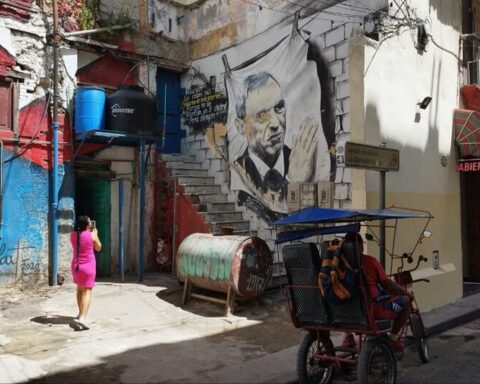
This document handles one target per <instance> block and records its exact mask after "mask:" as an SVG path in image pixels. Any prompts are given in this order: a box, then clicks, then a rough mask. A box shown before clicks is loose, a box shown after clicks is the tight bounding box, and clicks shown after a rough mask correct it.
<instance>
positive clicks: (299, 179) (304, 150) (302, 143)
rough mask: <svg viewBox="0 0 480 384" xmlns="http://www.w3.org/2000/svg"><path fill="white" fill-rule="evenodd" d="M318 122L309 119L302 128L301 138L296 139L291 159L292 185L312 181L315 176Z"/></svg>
mask: <svg viewBox="0 0 480 384" xmlns="http://www.w3.org/2000/svg"><path fill="white" fill-rule="evenodd" d="M318 126H319V124H318V121H317V120H315V119H314V118H313V117H307V118H306V119H305V120H304V122H303V123H302V125H301V126H300V136H298V137H294V144H293V148H292V152H291V153H290V158H289V163H290V165H289V167H288V180H289V182H291V183H303V182H307V181H311V180H312V177H313V175H314V174H315V158H316V156H315V155H316V152H317V131H318Z"/></svg>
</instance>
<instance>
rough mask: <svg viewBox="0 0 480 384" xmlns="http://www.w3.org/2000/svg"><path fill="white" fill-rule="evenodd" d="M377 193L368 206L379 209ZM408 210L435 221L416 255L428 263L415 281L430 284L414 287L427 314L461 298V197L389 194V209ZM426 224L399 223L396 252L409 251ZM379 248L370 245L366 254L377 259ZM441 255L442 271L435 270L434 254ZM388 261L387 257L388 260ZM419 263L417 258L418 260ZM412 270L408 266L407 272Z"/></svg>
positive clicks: (396, 263) (396, 265)
mask: <svg viewBox="0 0 480 384" xmlns="http://www.w3.org/2000/svg"><path fill="white" fill-rule="evenodd" d="M378 200H379V196H378V193H374V192H369V193H367V205H368V207H370V208H372V207H378ZM390 205H395V206H398V207H409V208H412V207H413V208H416V209H420V208H421V209H424V210H427V211H429V212H430V213H431V214H432V215H433V216H434V219H433V220H431V221H430V223H429V225H428V227H427V229H428V230H430V231H432V235H431V237H430V238H428V239H424V240H423V242H422V244H420V245H419V246H418V248H417V249H416V251H415V255H417V256H418V255H424V256H425V257H427V258H428V261H427V262H424V263H422V264H421V265H420V269H419V272H417V273H415V274H414V278H427V279H430V283H423V282H420V283H418V284H416V286H415V287H414V293H415V297H416V298H417V301H418V303H419V306H420V308H421V310H422V311H427V310H429V309H433V308H436V307H439V306H441V305H445V304H447V303H451V302H454V301H455V300H457V299H458V298H460V297H461V296H462V293H463V291H462V289H463V288H462V244H461V241H460V236H461V232H460V226H459V225H458V223H459V222H460V203H459V198H458V195H448V194H419V193H414V192H411V193H392V192H387V202H386V206H387V207H388V206H390ZM425 223H426V221H425V220H423V219H418V220H417V219H415V220H413V219H412V220H410V219H405V220H404V221H402V220H399V223H398V233H397V242H396V246H395V248H396V252H395V253H398V254H401V253H403V252H410V251H411V250H412V246H413V245H414V243H415V241H416V238H417V237H418V235H419V234H420V233H422V230H423V226H424V225H425ZM389 244H391V236H388V233H387V246H388V245H389ZM377 250H378V249H377V247H376V245H374V244H370V243H369V244H368V246H367V251H368V252H369V253H370V254H372V255H373V256H377V255H378V252H377ZM433 250H438V251H439V254H440V269H439V270H434V269H433V268H432V251H433ZM387 259H388V257H387ZM415 260H416V259H415ZM398 266H399V262H398V260H396V261H395V262H394V264H393V269H392V270H393V271H395V270H396V268H397V267H398ZM410 268H412V264H407V265H406V269H410ZM386 269H387V272H389V271H390V262H389V260H387V266H386Z"/></svg>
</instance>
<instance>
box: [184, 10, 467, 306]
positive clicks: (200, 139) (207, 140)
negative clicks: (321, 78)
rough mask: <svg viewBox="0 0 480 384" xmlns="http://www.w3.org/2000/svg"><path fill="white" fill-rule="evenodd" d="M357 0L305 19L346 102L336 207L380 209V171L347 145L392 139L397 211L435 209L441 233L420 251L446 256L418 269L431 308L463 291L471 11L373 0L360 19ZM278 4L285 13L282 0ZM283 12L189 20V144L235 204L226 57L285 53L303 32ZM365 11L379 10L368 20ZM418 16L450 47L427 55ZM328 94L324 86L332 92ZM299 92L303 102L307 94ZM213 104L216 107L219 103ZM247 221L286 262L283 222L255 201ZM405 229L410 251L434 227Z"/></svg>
mask: <svg viewBox="0 0 480 384" xmlns="http://www.w3.org/2000/svg"><path fill="white" fill-rule="evenodd" d="M346 4H347V6H348V4H349V3H348V2H347V3H343V4H341V5H337V6H336V7H333V8H328V9H326V10H325V11H324V13H319V14H318V15H317V17H316V18H315V19H311V20H310V19H308V18H306V19H304V20H303V21H302V20H301V21H300V23H299V25H300V27H302V26H303V25H304V24H307V20H308V25H305V27H304V28H301V29H304V30H308V32H309V35H308V42H309V45H310V46H313V47H315V48H316V49H318V50H319V52H320V53H321V56H322V58H323V60H324V61H325V63H326V65H327V68H328V69H327V71H326V72H328V78H329V79H330V80H329V82H330V85H331V87H330V89H331V91H332V93H331V101H332V103H334V105H335V108H334V111H335V117H334V118H335V124H334V126H335V134H334V140H335V144H336V148H335V150H336V152H335V150H333V153H335V156H334V161H335V166H336V167H335V171H334V173H333V175H332V176H333V178H332V179H331V181H332V182H333V183H334V206H335V207H358V208H363V207H372V208H373V207H378V201H379V194H378V188H379V182H378V173H377V172H372V171H365V170H357V169H350V168H347V167H345V166H344V164H343V163H342V152H341V151H342V148H343V145H344V143H345V141H348V140H350V141H356V142H360V143H367V144H371V145H377V144H380V143H381V142H386V144H387V146H390V147H393V148H398V149H399V150H400V159H401V160H400V164H401V168H400V171H399V172H397V173H393V172H391V173H388V174H387V206H388V205H392V204H394V205H396V206H406V207H412V208H416V209H426V210H429V211H431V212H432V213H433V215H434V216H435V219H434V221H432V222H431V223H430V225H429V229H431V230H432V231H433V235H432V237H431V238H430V239H428V240H425V241H424V243H423V244H422V245H421V246H420V247H419V248H418V249H417V251H418V252H419V253H418V254H420V253H422V254H424V255H425V256H427V257H429V258H430V257H431V252H432V250H434V249H435V250H439V252H440V255H441V256H440V258H441V268H440V270H435V271H433V269H432V268H431V263H430V262H429V263H428V265H423V266H422V268H421V270H420V271H419V272H418V273H417V276H419V277H429V278H431V281H432V282H431V286H430V287H428V288H427V289H423V288H424V287H419V288H418V289H416V293H417V296H418V298H419V302H420V305H421V307H422V310H427V309H430V308H434V307H437V306H439V305H441V304H445V303H447V302H452V301H454V300H455V299H457V298H458V297H460V296H461V294H462V284H461V282H462V272H461V268H462V267H461V264H462V260H461V257H462V256H461V242H460V192H459V178H458V174H457V173H456V171H455V165H454V163H455V159H454V155H453V153H454V152H452V151H453V148H452V140H451V126H452V123H451V122H452V114H451V113H452V111H453V108H454V107H455V106H456V105H457V103H458V97H457V91H458V61H457V58H456V57H454V56H455V55H459V53H460V48H459V43H458V42H459V33H460V31H461V7H460V4H453V3H452V2H446V1H429V2H424V1H418V2H412V4H409V8H408V9H407V8H405V4H403V8H402V9H401V10H398V9H396V7H395V4H390V3H388V4H387V3H386V2H374V1H371V2H368V3H367V4H366V6H365V8H364V9H363V14H361V24H360V20H359V19H355V18H354V16H352V15H351V11H352V8H347V9H348V10H349V11H350V12H347V10H346V8H345V5H346ZM387 5H388V7H387ZM271 6H272V8H275V9H283V8H281V6H280V5H279V4H277V7H274V5H271ZM375 9H382V10H383V13H382V15H383V17H384V19H383V21H379V19H377V16H376V15H373V13H372V12H373V11H374V10H375ZM357 11H358V9H357ZM273 13H274V12H272V11H271V12H267V10H266V9H264V10H262V11H260V10H259V9H258V7H255V6H252V7H249V6H248V5H241V4H238V3H235V5H232V6H231V7H228V6H227V5H225V4H223V3H222V4H218V3H217V2H209V1H207V2H205V4H204V5H202V6H201V7H199V8H198V9H195V10H194V11H193V12H192V16H191V19H190V24H189V33H191V35H190V38H191V40H192V45H191V46H192V57H193V58H194V60H193V62H192V67H193V68H194V69H192V70H191V71H190V72H189V73H187V75H185V76H184V78H183V85H184V87H185V88H186V95H187V96H186V101H187V104H186V105H185V107H186V108H185V110H184V114H185V120H184V124H185V128H186V129H187V132H188V134H187V137H186V139H185V142H184V146H183V148H184V151H185V152H187V153H190V154H195V155H197V158H198V159H200V160H202V161H203V162H204V165H205V166H208V167H209V168H210V174H211V175H213V176H215V177H216V180H217V181H220V182H221V181H222V180H223V187H224V190H226V191H227V192H230V199H233V200H235V198H236V196H235V194H232V193H231V191H232V180H231V178H230V176H231V168H232V161H233V160H234V159H233V158H231V157H232V154H231V151H230V149H231V148H232V147H231V142H232V136H231V132H233V131H232V130H231V125H230V124H231V120H229V117H228V116H229V114H230V113H232V111H231V110H227V108H228V106H230V105H231V103H232V100H233V99H231V95H229V94H228V81H227V82H226V77H227V75H228V67H226V66H225V63H224V62H223V63H222V56H223V55H225V56H226V57H227V58H228V64H229V67H230V68H231V69H233V70H232V71H235V70H237V69H238V70H239V71H241V70H242V69H243V68H245V67H248V66H249V65H252V63H256V62H261V58H262V57H263V56H262V55H266V54H267V53H268V52H271V51H270V49H271V50H274V47H276V44H278V43H279V42H280V41H281V40H282V38H284V37H288V36H289V35H290V33H291V32H292V27H291V19H290V20H289V21H285V20H284V19H283V18H282V17H281V16H280V15H273ZM347 13H349V14H350V16H348V20H343V21H340V20H338V18H339V17H340V16H338V15H342V14H343V15H345V14H347ZM387 14H388V15H389V16H386V15H387ZM229 15H231V16H229ZM268 15H270V16H268ZM364 16H368V17H367V18H365V19H363V18H364ZM344 17H346V16H344ZM408 17H410V18H411V20H410V22H413V21H412V20H414V19H416V18H418V20H422V21H423V24H424V25H425V27H426V28H427V33H431V35H432V36H433V37H434V39H435V43H438V45H439V46H441V47H442V46H443V47H447V48H448V51H451V52H446V51H445V50H442V49H441V48H439V47H438V46H436V44H434V43H433V42H432V41H430V43H429V45H428V46H427V49H426V51H424V52H422V53H419V52H418V51H417V49H416V48H415V45H416V39H417V26H418V25H415V26H414V25H413V24H412V25H411V27H412V28H411V30H410V31H407V30H406V29H405V28H404V29H402V30H401V31H400V30H398V32H399V34H398V35H397V34H396V32H397V30H396V26H395V25H397V24H399V23H401V22H402V20H401V19H402V18H405V20H408ZM193 18H195V20H193ZM252 19H255V20H256V22H257V23H256V24H255V25H253V24H249V21H250V20H252ZM209 20H211V22H210V23H207V22H208V21H209ZM227 20H228V21H227ZM282 20H283V21H282ZM287 20H288V19H287ZM405 20H403V21H405ZM418 20H417V21H418ZM230 21H231V22H230ZM420 24H422V23H420ZM207 25H208V26H209V27H207ZM379 25H380V27H381V28H383V30H381V31H380V32H381V33H380V39H379V41H374V40H370V39H366V38H365V37H363V36H364V34H365V33H372V36H374V35H375V32H378V30H376V29H375V28H378V26H379ZM209 28H210V29H209ZM192 31H193V32H192ZM382 33H383V34H382ZM267 51H268V52H267ZM452 53H453V54H452ZM196 58H198V59H196ZM253 65H254V64H253ZM278 65H279V66H281V65H282V63H281V62H279V63H278ZM258 67H261V65H260V64H259V65H258ZM226 74H227V75H226ZM227 80H228V79H227ZM226 84H227V85H226ZM290 86H291V87H295V85H290ZM322 91H323V89H322ZM202 92H203V93H202ZM200 94H201V95H202V97H203V99H202V97H200V96H198V95H200ZM325 95H326V93H322V97H324V96H325ZM425 96H431V97H432V98H433V100H432V102H431V104H430V106H429V107H428V108H427V109H426V110H419V109H418V105H417V103H419V102H421V101H422V100H423V98H424V97H425ZM196 97H197V98H196ZM298 97H300V99H301V98H302V93H299V96H298ZM303 97H305V94H303ZM195 100H197V101H195ZM202 100H203V101H202ZM209 100H215V101H216V103H214V102H212V103H211V104H210V105H209V104H208V101H209ZM303 100H305V101H306V100H307V99H303ZM202 102H203V104H202ZM195 103H197V105H196V104H195ZM222 103H223V104H222ZM287 104H288V100H287ZM198 105H200V106H198ZM202 108H203V109H202ZM222 108H224V109H222ZM226 111H227V112H226ZM287 113H288V112H287ZM207 115H209V116H210V117H209V118H205V119H203V120H202V118H201V116H207ZM229 121H230V122H229ZM287 126H288V124H287ZM233 139H234V138H233ZM286 140H287V139H286ZM222 143H223V144H224V146H223V147H222ZM226 147H228V150H226V149H225V148H226ZM219 150H221V151H223V155H220V154H219V152H218V151H219ZM442 156H445V157H446V158H447V164H446V166H444V165H442V164H444V161H442ZM225 157H226V158H227V161H226V160H225ZM222 161H223V164H224V165H223V166H222V165H221V164H222ZM215 162H218V164H219V166H215V165H214V163H215ZM420 164H421V165H422V166H421V168H420ZM229 175H230V176H229ZM244 216H245V217H247V218H249V219H250V221H251V229H252V230H256V231H257V234H258V235H259V236H260V237H262V238H264V239H265V240H267V243H268V244H269V246H270V247H271V249H272V250H273V251H274V252H276V256H275V258H276V261H280V258H279V255H278V252H279V251H280V248H279V247H276V246H274V245H273V240H274V238H275V236H276V234H275V233H273V231H272V227H271V226H270V225H269V224H268V223H267V222H266V221H265V220H262V219H261V218H259V217H258V215H257V214H256V213H255V212H253V211H252V210H250V209H248V208H245V211H244ZM405 225H406V229H402V226H400V228H399V234H398V238H397V250H398V252H403V251H408V250H409V248H408V246H409V245H410V244H412V241H414V234H417V235H418V234H419V233H420V232H421V231H422V228H423V227H422V226H421V225H420V224H410V225H409V223H406V224H405ZM447 234H448V235H447ZM369 251H370V252H371V253H373V254H375V252H376V249H375V247H373V246H370V247H369ZM396 267H398V261H395V262H393V264H390V263H387V270H390V268H392V271H393V268H396ZM440 284H443V285H444V284H448V287H449V289H448V293H447V294H445V295H443V294H442V295H436V296H435V297H432V295H427V294H426V293H425V292H431V289H437V288H439V287H440Z"/></svg>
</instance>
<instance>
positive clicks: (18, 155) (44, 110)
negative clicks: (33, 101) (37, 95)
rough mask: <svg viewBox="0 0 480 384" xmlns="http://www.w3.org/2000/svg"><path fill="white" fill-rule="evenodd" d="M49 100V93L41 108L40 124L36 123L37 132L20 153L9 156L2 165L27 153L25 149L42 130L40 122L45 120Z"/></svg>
mask: <svg viewBox="0 0 480 384" xmlns="http://www.w3.org/2000/svg"><path fill="white" fill-rule="evenodd" d="M50 98H51V93H48V95H47V99H46V100H45V107H44V108H43V113H42V117H41V118H40V123H38V129H37V132H35V134H34V135H33V136H32V137H31V138H30V141H29V142H28V143H26V144H25V145H23V146H22V147H21V148H20V152H18V153H16V154H14V155H12V156H10V157H9V158H8V159H7V160H5V161H4V162H3V164H6V163H9V162H11V161H13V160H15V159H17V158H19V157H20V156H22V155H23V154H24V153H25V152H26V151H27V148H28V147H29V146H30V145H31V144H32V143H33V142H34V141H35V139H36V138H37V137H38V135H39V133H40V130H41V129H42V122H43V119H44V118H45V115H46V113H47V109H48V106H49V104H50Z"/></svg>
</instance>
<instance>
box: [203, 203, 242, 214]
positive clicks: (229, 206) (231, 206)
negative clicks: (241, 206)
mask: <svg viewBox="0 0 480 384" xmlns="http://www.w3.org/2000/svg"><path fill="white" fill-rule="evenodd" d="M198 211H199V212H228V211H235V203H230V202H226V203H200V204H199V206H198ZM238 212H240V211H238Z"/></svg>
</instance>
